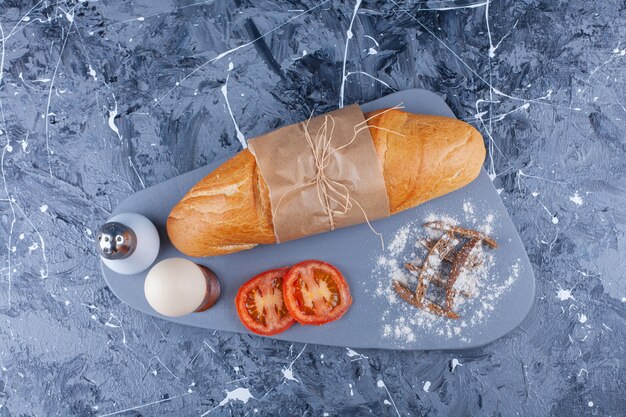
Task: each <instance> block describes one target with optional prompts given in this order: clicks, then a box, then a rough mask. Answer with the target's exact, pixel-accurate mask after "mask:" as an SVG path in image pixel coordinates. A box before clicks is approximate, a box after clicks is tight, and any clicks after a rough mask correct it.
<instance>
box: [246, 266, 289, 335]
mask: <svg viewBox="0 0 626 417" xmlns="http://www.w3.org/2000/svg"><path fill="white" fill-rule="evenodd" d="M287 271H288V268H281V269H273V270H271V271H265V272H263V273H261V274H259V275H257V276H256V277H254V278H252V279H251V280H250V281H248V282H246V283H245V284H243V285H242V286H241V288H239V292H238V293H237V297H236V298H235V304H236V305H237V314H239V319H240V320H241V322H242V323H243V325H244V326H246V327H247V328H248V329H249V330H250V331H252V332H254V333H256V334H261V335H265V336H269V335H273V334H277V333H280V332H283V331H285V330H287V329H288V328H290V327H291V325H292V324H294V323H295V320H294V319H293V318H292V317H291V316H290V315H289V311H287V308H286V307H285V303H284V301H283V277H284V275H285V273H286V272H287Z"/></svg>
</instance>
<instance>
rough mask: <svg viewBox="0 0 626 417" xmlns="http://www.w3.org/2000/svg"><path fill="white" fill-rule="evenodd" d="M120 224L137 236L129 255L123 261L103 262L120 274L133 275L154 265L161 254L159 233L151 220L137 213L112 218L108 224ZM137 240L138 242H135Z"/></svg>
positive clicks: (110, 260)
mask: <svg viewBox="0 0 626 417" xmlns="http://www.w3.org/2000/svg"><path fill="white" fill-rule="evenodd" d="M109 223H119V224H120V225H123V226H125V227H127V228H129V229H131V231H132V232H133V235H134V236H135V238H134V240H133V242H132V245H133V247H132V249H131V250H130V251H129V255H128V256H126V257H124V258H122V259H106V258H105V257H103V256H100V259H102V262H103V263H104V264H105V265H106V266H107V267H108V268H109V269H111V270H113V271H115V272H117V273H118V274H124V275H133V274H138V273H139V272H141V271H144V270H146V269H148V267H150V265H152V263H153V262H154V260H155V259H156V258H157V255H158V254H159V248H160V240H159V232H158V231H157V229H156V227H155V226H154V224H152V222H151V221H150V220H148V219H147V218H146V217H145V216H142V215H141V214H137V213H120V214H118V215H115V216H113V217H111V218H110V219H109V220H108V222H107V224H109ZM135 240H136V241H135Z"/></svg>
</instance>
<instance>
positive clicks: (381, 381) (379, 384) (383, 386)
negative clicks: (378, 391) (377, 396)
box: [376, 379, 400, 417]
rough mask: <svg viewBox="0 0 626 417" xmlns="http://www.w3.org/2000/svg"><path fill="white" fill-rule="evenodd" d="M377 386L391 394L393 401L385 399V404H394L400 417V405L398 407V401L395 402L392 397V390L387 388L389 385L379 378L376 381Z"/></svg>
mask: <svg viewBox="0 0 626 417" xmlns="http://www.w3.org/2000/svg"><path fill="white" fill-rule="evenodd" d="M376 386H377V387H378V388H383V389H384V390H385V391H386V392H387V395H388V396H389V399H390V400H391V402H389V401H387V400H385V401H383V403H384V404H386V405H392V406H393V408H394V409H395V410H396V414H397V415H398V417H400V411H398V407H396V402H395V401H394V400H393V398H392V397H391V393H390V392H389V390H388V389H387V385H385V382H384V381H383V380H382V379H379V380H378V381H377V382H376Z"/></svg>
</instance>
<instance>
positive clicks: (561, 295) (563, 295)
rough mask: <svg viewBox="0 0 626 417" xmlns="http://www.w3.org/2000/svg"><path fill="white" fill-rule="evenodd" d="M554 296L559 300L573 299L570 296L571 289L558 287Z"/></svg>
mask: <svg viewBox="0 0 626 417" xmlns="http://www.w3.org/2000/svg"><path fill="white" fill-rule="evenodd" d="M556 297H557V298H558V299H559V300H561V301H566V300H575V298H574V297H573V296H572V290H564V289H563V288H559V291H557V293H556Z"/></svg>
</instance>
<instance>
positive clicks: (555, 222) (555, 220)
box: [552, 214, 559, 224]
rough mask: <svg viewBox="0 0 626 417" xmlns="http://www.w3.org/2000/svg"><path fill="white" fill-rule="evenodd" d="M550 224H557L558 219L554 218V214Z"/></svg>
mask: <svg viewBox="0 0 626 417" xmlns="http://www.w3.org/2000/svg"><path fill="white" fill-rule="evenodd" d="M552 224H559V218H558V217H556V214H555V215H554V216H552Z"/></svg>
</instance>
